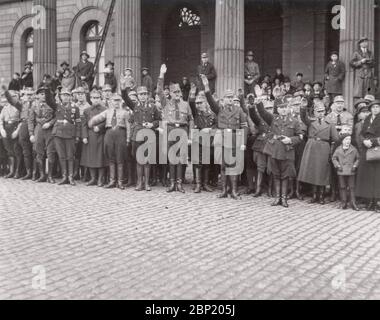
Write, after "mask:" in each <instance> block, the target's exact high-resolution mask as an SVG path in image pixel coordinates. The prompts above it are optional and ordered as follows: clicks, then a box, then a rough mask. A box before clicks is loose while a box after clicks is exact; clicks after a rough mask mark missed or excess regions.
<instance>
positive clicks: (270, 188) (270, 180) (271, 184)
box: [268, 175, 274, 198]
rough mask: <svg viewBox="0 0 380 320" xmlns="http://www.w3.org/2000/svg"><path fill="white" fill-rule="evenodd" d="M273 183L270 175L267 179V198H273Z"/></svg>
mask: <svg viewBox="0 0 380 320" xmlns="http://www.w3.org/2000/svg"><path fill="white" fill-rule="evenodd" d="M273 181H274V178H273V176H272V175H270V176H269V177H268V197H269V198H272V197H273V192H272V189H273Z"/></svg>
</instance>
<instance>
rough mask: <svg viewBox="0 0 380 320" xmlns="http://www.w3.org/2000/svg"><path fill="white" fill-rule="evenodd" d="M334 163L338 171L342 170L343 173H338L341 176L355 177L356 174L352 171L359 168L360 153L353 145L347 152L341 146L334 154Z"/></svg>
mask: <svg viewBox="0 0 380 320" xmlns="http://www.w3.org/2000/svg"><path fill="white" fill-rule="evenodd" d="M332 162H333V164H334V167H335V168H336V169H337V168H342V171H337V173H338V175H339V176H353V175H355V173H354V172H352V169H353V168H355V169H356V168H357V167H358V166H359V152H358V150H357V149H356V148H355V147H354V146H353V145H350V147H349V148H348V150H346V151H345V150H343V146H339V147H338V148H337V149H336V150H335V152H334V154H333V157H332Z"/></svg>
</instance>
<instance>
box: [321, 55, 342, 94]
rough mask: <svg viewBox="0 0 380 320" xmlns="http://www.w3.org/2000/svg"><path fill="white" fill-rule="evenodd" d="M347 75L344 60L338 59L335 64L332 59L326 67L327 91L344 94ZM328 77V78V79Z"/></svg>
mask: <svg viewBox="0 0 380 320" xmlns="http://www.w3.org/2000/svg"><path fill="white" fill-rule="evenodd" d="M345 76H346V67H345V65H344V63H343V62H342V61H337V63H336V64H333V63H332V62H331V61H330V62H329V63H328V64H327V66H326V69H325V77H326V82H325V86H326V91H327V93H331V94H342V92H343V81H344V78H345ZM327 77H328V80H327Z"/></svg>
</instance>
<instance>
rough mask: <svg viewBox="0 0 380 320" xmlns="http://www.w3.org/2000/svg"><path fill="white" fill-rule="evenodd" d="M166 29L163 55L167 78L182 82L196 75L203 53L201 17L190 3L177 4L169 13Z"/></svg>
mask: <svg viewBox="0 0 380 320" xmlns="http://www.w3.org/2000/svg"><path fill="white" fill-rule="evenodd" d="M166 21H167V22H166V25H165V30H164V46H163V47H164V50H163V56H164V58H165V59H164V60H165V63H166V64H167V66H168V73H167V75H166V80H168V81H171V82H180V81H181V79H182V77H184V76H186V77H188V78H189V79H190V80H192V79H193V78H195V77H196V70H197V66H198V64H199V61H200V54H201V52H200V51H201V17H200V15H199V12H198V11H197V10H196V9H195V8H194V7H193V6H190V5H187V4H183V5H180V6H176V7H175V8H174V9H173V10H171V12H170V13H169V15H168V18H167V20H166Z"/></svg>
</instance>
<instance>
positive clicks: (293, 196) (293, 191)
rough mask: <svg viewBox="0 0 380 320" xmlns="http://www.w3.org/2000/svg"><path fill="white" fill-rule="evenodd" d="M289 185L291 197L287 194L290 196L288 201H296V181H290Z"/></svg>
mask: <svg viewBox="0 0 380 320" xmlns="http://www.w3.org/2000/svg"><path fill="white" fill-rule="evenodd" d="M288 184H289V186H290V192H289V195H288V193H286V194H287V196H288V199H294V198H295V196H296V192H295V189H294V179H289V181H288Z"/></svg>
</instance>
